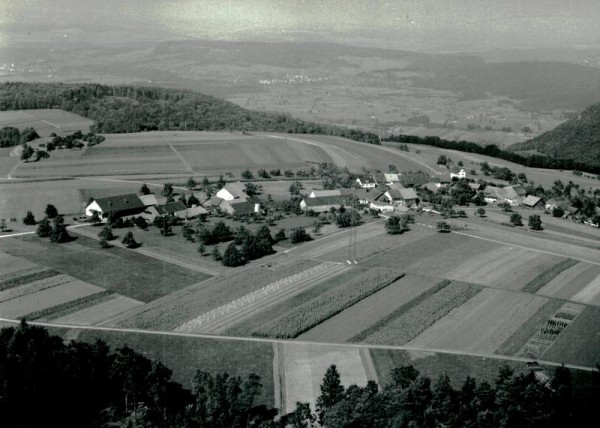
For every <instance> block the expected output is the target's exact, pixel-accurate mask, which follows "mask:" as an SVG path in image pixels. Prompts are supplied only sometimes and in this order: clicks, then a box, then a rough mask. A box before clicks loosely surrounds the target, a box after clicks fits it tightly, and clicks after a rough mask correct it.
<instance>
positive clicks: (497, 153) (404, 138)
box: [383, 134, 600, 174]
mask: <svg viewBox="0 0 600 428" xmlns="http://www.w3.org/2000/svg"><path fill="white" fill-rule="evenodd" d="M599 138H600V137H599ZM383 141H389V142H394V143H403V144H423V145H427V146H434V147H440V148H443V149H451V150H458V151H460V152H467V153H477V154H480V155H485V156H491V157H494V158H498V159H504V160H507V161H509V162H514V163H518V164H520V165H524V166H528V167H531V168H550V169H573V170H578V171H584V172H589V173H592V174H600V157H594V156H593V152H592V153H591V155H589V156H587V155H586V153H587V152H585V151H584V152H582V153H581V154H580V155H578V156H576V158H577V159H575V156H573V157H569V158H567V157H564V156H570V153H571V152H562V151H554V152H553V153H549V154H548V155H529V156H525V155H521V154H519V153H515V152H514V151H513V150H530V149H532V148H534V147H529V146H515V145H513V146H511V147H510V148H511V150H502V149H500V148H499V147H498V146H496V145H495V144H488V145H486V146H482V145H479V144H477V143H473V142H470V141H464V140H461V141H455V140H445V139H443V138H440V137H433V136H426V137H419V136H416V135H404V134H399V135H391V136H389V137H387V138H385V139H383ZM598 143H599V144H597V146H594V147H597V148H598V150H600V140H599V141H598ZM519 144H525V143H519ZM580 150H582V149H580Z"/></svg>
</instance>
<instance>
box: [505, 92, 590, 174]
mask: <svg viewBox="0 0 600 428" xmlns="http://www.w3.org/2000/svg"><path fill="white" fill-rule="evenodd" d="M510 150H513V151H516V150H519V151H521V150H536V151H538V152H540V153H544V154H546V155H549V156H553V157H555V158H559V159H573V160H575V161H579V162H585V163H588V164H596V165H599V164H600V103H598V104H595V105H593V106H591V107H589V108H587V109H586V110H584V111H583V112H582V113H581V114H579V115H578V116H577V117H575V118H573V119H570V120H568V121H567V122H565V123H563V124H561V125H559V126H557V127H556V128H554V129H553V130H551V131H548V132H545V133H543V134H541V135H538V136H537V137H535V138H533V139H531V140H528V141H525V142H522V143H517V144H513V145H512V146H510Z"/></svg>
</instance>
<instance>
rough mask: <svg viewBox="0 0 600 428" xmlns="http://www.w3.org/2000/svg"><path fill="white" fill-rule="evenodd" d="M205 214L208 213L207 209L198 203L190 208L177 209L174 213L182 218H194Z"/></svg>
mask: <svg viewBox="0 0 600 428" xmlns="http://www.w3.org/2000/svg"><path fill="white" fill-rule="evenodd" d="M206 214H208V211H207V210H206V209H205V208H204V207H201V206H200V205H194V206H193V207H191V208H186V209H185V210H183V211H178V212H176V213H175V215H176V216H177V217H179V218H183V219H191V218H196V217H200V216H201V215H206Z"/></svg>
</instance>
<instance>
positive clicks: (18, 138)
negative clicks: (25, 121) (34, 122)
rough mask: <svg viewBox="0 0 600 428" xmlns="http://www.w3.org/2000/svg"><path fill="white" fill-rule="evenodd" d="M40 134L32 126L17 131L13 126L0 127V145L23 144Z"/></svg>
mask: <svg viewBox="0 0 600 428" xmlns="http://www.w3.org/2000/svg"><path fill="white" fill-rule="evenodd" d="M39 137H40V136H39V135H38V133H37V132H36V131H35V129H33V128H25V129H23V131H19V130H18V129H17V128H15V127H13V126H5V127H3V128H0V147H12V146H18V145H19V144H25V143H28V142H30V141H33V140H35V139H36V138H39Z"/></svg>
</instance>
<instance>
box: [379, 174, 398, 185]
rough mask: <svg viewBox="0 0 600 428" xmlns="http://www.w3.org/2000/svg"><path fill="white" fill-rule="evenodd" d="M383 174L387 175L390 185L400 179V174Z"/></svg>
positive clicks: (387, 181)
mask: <svg viewBox="0 0 600 428" xmlns="http://www.w3.org/2000/svg"><path fill="white" fill-rule="evenodd" d="M383 175H384V176H385V181H386V183H387V184H388V185H390V184H394V183H397V182H399V181H400V174H395V173H391V172H386V173H384V174H383Z"/></svg>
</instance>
